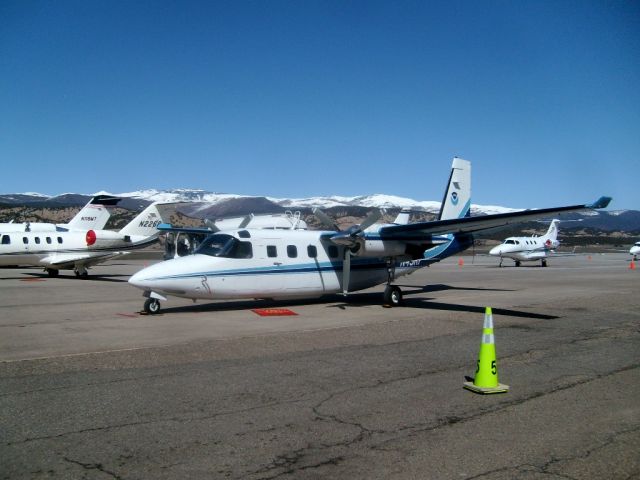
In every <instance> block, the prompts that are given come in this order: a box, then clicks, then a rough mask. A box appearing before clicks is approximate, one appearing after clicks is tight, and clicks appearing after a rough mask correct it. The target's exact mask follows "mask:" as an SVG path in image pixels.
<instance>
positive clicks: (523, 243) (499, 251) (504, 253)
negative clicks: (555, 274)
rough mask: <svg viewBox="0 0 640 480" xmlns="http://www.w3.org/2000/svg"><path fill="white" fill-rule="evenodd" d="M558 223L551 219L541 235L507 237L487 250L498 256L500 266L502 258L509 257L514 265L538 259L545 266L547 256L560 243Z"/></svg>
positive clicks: (558, 221) (517, 265)
mask: <svg viewBox="0 0 640 480" xmlns="http://www.w3.org/2000/svg"><path fill="white" fill-rule="evenodd" d="M558 223H560V220H557V219H554V220H552V221H551V225H549V230H547V233H545V234H544V235H542V236H541V237H538V236H536V235H534V236H532V237H509V238H507V239H506V240H505V241H504V242H502V243H501V244H500V245H497V246H495V247H493V248H492V249H491V250H490V251H489V255H493V256H494V257H500V266H502V260H504V259H505V258H511V259H513V261H514V262H515V263H516V267H519V266H520V262H533V261H537V260H540V262H541V263H542V266H543V267H546V266H547V258H548V257H550V256H551V255H552V254H553V253H554V251H555V249H556V248H558V245H560V242H559V241H558Z"/></svg>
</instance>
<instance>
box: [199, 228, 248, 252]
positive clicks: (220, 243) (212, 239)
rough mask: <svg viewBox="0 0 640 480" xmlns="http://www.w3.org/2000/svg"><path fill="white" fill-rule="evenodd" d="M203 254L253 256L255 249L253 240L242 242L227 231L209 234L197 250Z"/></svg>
mask: <svg viewBox="0 0 640 480" xmlns="http://www.w3.org/2000/svg"><path fill="white" fill-rule="evenodd" d="M195 253H199V254H202V255H209V256H211V257H224V258H251V257H253V249H252V247H251V242H241V241H240V240H238V239H237V238H235V237H233V236H231V235H227V234H226V233H216V234H214V235H209V236H208V237H207V238H206V239H205V240H204V242H202V243H201V244H200V247H198V249H197V250H196V251H195Z"/></svg>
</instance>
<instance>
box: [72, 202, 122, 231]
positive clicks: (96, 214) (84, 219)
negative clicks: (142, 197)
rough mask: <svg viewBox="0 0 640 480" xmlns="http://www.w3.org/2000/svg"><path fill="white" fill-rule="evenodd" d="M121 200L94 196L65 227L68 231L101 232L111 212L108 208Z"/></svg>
mask: <svg viewBox="0 0 640 480" xmlns="http://www.w3.org/2000/svg"><path fill="white" fill-rule="evenodd" d="M120 200H121V199H120V198H118V197H112V196H111V195H96V196H95V197H93V198H92V199H91V200H89V203H87V204H86V205H85V206H84V207H82V210H80V211H79V212H78V213H77V214H76V216H75V217H73V218H72V219H71V220H70V221H69V223H68V224H67V225H66V227H67V228H69V229H70V230H102V229H103V228H104V226H105V225H106V224H107V221H108V220H109V217H110V216H111V212H109V208H108V207H112V206H115V205H117V204H118V202H119V201H120Z"/></svg>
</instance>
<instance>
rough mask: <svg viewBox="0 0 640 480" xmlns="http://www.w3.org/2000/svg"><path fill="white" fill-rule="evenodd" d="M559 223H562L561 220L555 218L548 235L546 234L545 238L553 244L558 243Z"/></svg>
mask: <svg viewBox="0 0 640 480" xmlns="http://www.w3.org/2000/svg"><path fill="white" fill-rule="evenodd" d="M558 223H560V220H558V219H555V218H554V219H553V220H551V225H549V230H547V233H546V234H545V237H547V238H548V239H549V240H551V241H552V242H554V241H556V240H557V238H558Z"/></svg>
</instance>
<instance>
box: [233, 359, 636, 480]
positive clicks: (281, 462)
mask: <svg viewBox="0 0 640 480" xmlns="http://www.w3.org/2000/svg"><path fill="white" fill-rule="evenodd" d="M639 367H640V364H633V365H628V366H625V367H621V368H619V369H616V370H613V371H611V372H607V373H604V374H598V375H594V376H592V377H591V378H587V379H580V380H576V381H575V382H572V383H570V384H566V385H559V386H557V387H554V388H551V389H549V390H544V391H538V392H533V393H532V394H530V395H528V396H526V397H523V398H519V399H515V400H513V401H507V402H503V403H500V404H498V405H495V406H492V407H487V408H482V409H479V410H477V411H475V412H472V413H470V414H468V415H462V416H451V415H449V416H445V417H443V418H441V419H437V420H436V421H435V423H434V422H429V423H424V424H414V425H411V426H407V427H400V428H397V429H395V430H388V431H385V430H371V429H368V428H366V427H364V426H363V425H361V424H359V423H357V422H353V421H348V420H344V419H340V418H339V417H338V416H337V415H328V414H323V413H321V412H320V411H319V409H320V408H321V406H322V405H323V404H324V403H326V402H328V401H330V400H332V399H334V398H336V397H338V396H339V395H341V394H344V393H346V392H349V391H353V390H358V389H362V388H375V387H376V386H379V385H382V384H385V383H387V384H388V383H392V382H391V381H390V382H378V383H377V384H376V385H368V386H363V387H359V388H355V389H345V390H342V391H341V392H335V393H333V394H331V395H328V396H327V397H326V398H325V399H324V400H322V401H320V402H319V403H318V404H317V405H316V406H314V407H312V411H313V412H314V413H315V414H316V415H317V416H318V417H320V419H321V420H323V421H334V422H336V423H338V424H340V425H347V426H352V427H355V428H357V429H358V431H359V433H358V434H357V435H355V436H354V437H353V438H351V439H350V440H344V441H340V442H335V443H331V444H318V445H316V446H313V445H311V444H308V445H307V446H306V447H304V448H300V449H297V450H294V451H293V452H290V453H283V454H281V455H278V456H277V457H275V459H274V460H273V462H271V463H270V464H268V465H266V466H265V467H263V468H261V469H259V470H255V471H253V472H249V473H248V475H261V474H265V473H267V474H268V473H275V474H274V475H270V476H261V477H258V478H260V479H264V480H267V479H269V480H272V479H274V478H278V477H281V476H285V475H291V474H294V473H295V472H296V471H302V470H305V469H309V468H319V467H322V466H327V465H336V464H337V463H339V462H342V461H344V459H345V457H344V456H343V455H340V456H332V457H330V458H329V459H327V460H326V461H322V462H316V463H314V464H310V465H301V464H300V462H301V461H302V459H303V458H304V457H305V456H309V457H310V456H311V455H312V454H313V453H316V454H318V453H320V452H322V451H327V450H329V449H333V448H338V449H339V448H341V447H350V446H352V445H354V444H357V443H362V442H364V441H365V440H366V439H370V438H372V437H374V436H375V435H387V436H389V435H391V436H393V438H387V439H385V440H383V441H381V442H380V443H378V444H375V445H371V446H369V447H368V448H370V449H372V450H383V449H384V448H385V445H387V444H389V443H392V442H397V441H398V440H399V439H400V438H411V437H414V436H416V435H419V434H423V433H426V432H432V431H436V430H438V429H440V428H443V427H447V426H450V425H454V424H457V423H465V422H470V421H473V420H476V419H478V418H480V417H482V416H484V415H486V414H492V413H497V412H501V411H504V410H506V409H508V408H511V407H514V406H519V405H523V404H525V403H527V402H530V401H532V400H536V399H539V398H541V397H544V396H547V395H552V394H554V393H557V392H561V391H565V390H569V389H571V388H575V387H578V386H581V385H585V384H588V383H591V382H594V381H597V380H600V379H603V378H607V377H610V376H613V375H617V374H619V373H623V372H626V371H630V370H634V369H637V368H639ZM409 378H411V377H409ZM393 381H397V379H394V380H393ZM638 429H640V427H634V428H633V429H629V432H633V431H636V430H638ZM618 433H619V434H624V433H628V432H627V431H623V432H618ZM601 448H602V447H601ZM592 451H595V449H592ZM332 459H334V460H335V459H340V460H339V462H336V461H332ZM279 468H285V470H283V471H279V472H277V473H276V472H275V470H278V469H279ZM511 468H513V467H511ZM536 468H537V467H536ZM244 476H245V475H242V476H241V477H244Z"/></svg>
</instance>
